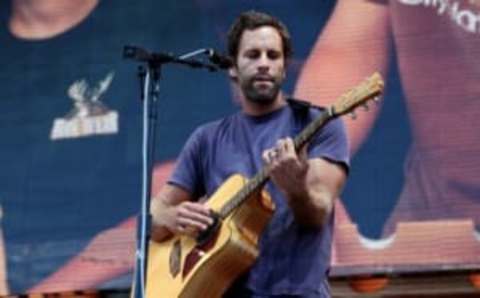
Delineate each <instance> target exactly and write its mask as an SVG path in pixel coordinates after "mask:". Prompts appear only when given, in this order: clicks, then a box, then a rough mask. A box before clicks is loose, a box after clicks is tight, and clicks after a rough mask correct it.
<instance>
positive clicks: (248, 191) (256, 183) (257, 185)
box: [219, 109, 335, 218]
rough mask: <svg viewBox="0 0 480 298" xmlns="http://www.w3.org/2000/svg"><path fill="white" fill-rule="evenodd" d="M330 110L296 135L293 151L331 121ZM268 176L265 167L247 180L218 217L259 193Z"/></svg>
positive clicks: (226, 214)
mask: <svg viewBox="0 0 480 298" xmlns="http://www.w3.org/2000/svg"><path fill="white" fill-rule="evenodd" d="M334 117H335V116H333V113H332V110H331V109H327V110H325V112H323V113H322V114H321V115H320V116H319V117H318V118H316V119H315V120H314V121H312V122H311V123H310V124H309V125H307V127H305V128H304V129H303V130H302V132H301V133H300V134H298V135H297V136H296V137H295V139H294V140H293V143H294V146H295V151H297V152H298V151H299V150H300V149H301V148H302V147H303V146H305V145H306V144H307V143H308V142H309V141H310V140H311V139H312V138H313V137H314V136H315V134H316V133H317V132H318V131H319V130H320V129H321V128H322V127H323V126H324V125H325V124H326V123H327V122H328V121H330V120H331V119H333V118H334ZM269 179H270V176H269V174H268V172H267V170H266V168H265V167H263V168H262V169H261V170H260V171H259V172H258V173H257V174H256V175H255V176H253V177H252V178H251V179H250V180H248V182H247V184H245V186H244V187H242V189H240V190H239V191H238V192H237V193H236V194H235V195H234V196H233V198H232V199H230V200H229V201H228V203H227V204H225V206H223V208H222V209H221V210H220V212H219V216H220V217H221V218H226V217H227V216H228V215H229V214H230V213H231V212H232V211H233V210H235V209H236V208H237V207H238V206H240V205H241V204H242V203H243V202H244V201H245V200H247V199H248V198H249V197H250V196H251V195H252V194H253V193H255V192H257V191H260V190H261V188H262V187H263V186H264V185H265V183H267V182H268V180H269Z"/></svg>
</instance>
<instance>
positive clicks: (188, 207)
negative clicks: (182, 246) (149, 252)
mask: <svg viewBox="0 0 480 298" xmlns="http://www.w3.org/2000/svg"><path fill="white" fill-rule="evenodd" d="M165 211H166V212H165V213H163V216H164V218H163V219H161V221H162V223H163V224H164V226H165V227H166V228H167V229H168V230H170V231H171V232H172V233H174V234H182V235H189V236H192V237H195V236H197V235H198V233H199V232H201V231H205V230H206V229H207V228H208V227H209V226H210V225H211V224H213V219H212V217H211V216H210V210H209V209H208V208H207V207H205V205H203V204H201V203H196V202H182V203H180V204H178V205H176V206H170V207H167V210H165Z"/></svg>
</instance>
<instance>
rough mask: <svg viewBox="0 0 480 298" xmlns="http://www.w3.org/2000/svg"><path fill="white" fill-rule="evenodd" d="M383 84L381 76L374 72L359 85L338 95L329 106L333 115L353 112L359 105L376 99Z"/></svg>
mask: <svg viewBox="0 0 480 298" xmlns="http://www.w3.org/2000/svg"><path fill="white" fill-rule="evenodd" d="M383 86H384V83H383V79H382V76H381V75H380V74H379V73H378V72H375V73H374V74H373V75H371V76H370V77H369V78H367V79H366V80H365V81H363V82H362V83H361V84H360V85H358V86H356V87H355V88H353V89H351V90H350V91H348V92H347V93H345V94H343V95H342V96H340V98H339V99H338V100H337V101H336V102H335V103H334V104H333V105H332V107H331V111H332V114H333V115H335V116H341V115H345V114H347V113H350V112H353V110H355V108H357V107H358V106H360V105H366V104H367V102H368V101H370V100H375V101H377V100H378V98H379V96H380V94H381V93H382V92H383Z"/></svg>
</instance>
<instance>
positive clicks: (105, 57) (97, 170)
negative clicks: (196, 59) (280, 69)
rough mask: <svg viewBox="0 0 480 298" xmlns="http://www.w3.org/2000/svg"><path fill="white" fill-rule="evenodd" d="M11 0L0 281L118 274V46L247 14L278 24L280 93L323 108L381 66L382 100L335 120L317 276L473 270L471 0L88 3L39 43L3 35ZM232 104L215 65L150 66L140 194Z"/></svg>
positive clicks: (475, 5) (123, 135) (212, 39)
mask: <svg viewBox="0 0 480 298" xmlns="http://www.w3.org/2000/svg"><path fill="white" fill-rule="evenodd" d="M65 1H68V0H65ZM12 2H14V0H4V1H1V2H0V44H1V47H0V111H1V113H0V131H1V132H0V136H1V138H0V165H1V166H0V181H1V183H0V204H1V211H2V212H1V214H2V221H1V226H0V227H1V230H2V243H3V244H2V246H1V248H2V249H1V251H2V252H3V254H2V255H1V260H0V266H1V267H2V268H1V269H2V271H1V272H0V281H1V283H0V287H1V294H6V293H12V294H14V293H25V292H27V291H34V292H35V291H64V290H74V289H85V288H101V289H119V288H126V287H128V286H129V285H130V279H131V275H132V274H131V271H132V266H133V254H134V241H135V216H136V215H137V213H138V211H139V208H140V196H141V164H140V163H141V104H142V103H141V102H140V101H139V97H140V83H139V82H138V79H137V67H138V64H137V63H134V62H131V61H126V60H123V59H122V48H123V46H124V45H127V44H133V45H138V46H142V47H145V48H148V49H150V50H155V51H164V52H171V53H175V54H183V53H186V52H189V51H192V50H195V49H197V48H205V47H214V48H217V49H220V50H223V49H224V48H225V40H226V32H227V30H228V28H229V25H230V23H231V22H232V21H233V19H234V18H235V17H236V16H237V15H238V14H239V13H240V12H242V11H244V10H248V9H257V10H260V11H266V12H269V13H272V14H274V15H276V16H278V17H279V18H280V19H282V20H283V21H284V22H285V23H286V25H287V26H288V27H289V29H290V31H291V35H292V38H293V44H294V51H295V53H294V56H293V59H292V61H290V64H289V73H288V79H287V82H286V85H285V91H286V92H287V93H288V94H292V95H293V96H296V97H300V98H302V99H305V100H309V101H311V102H313V103H315V104H318V105H330V104H332V103H333V102H334V101H335V100H336V98H337V97H338V96H340V95H341V94H342V93H344V92H346V91H348V89H349V88H351V87H353V86H354V85H356V84H358V83H360V82H361V81H362V80H363V79H364V78H365V77H367V76H368V75H369V74H371V73H372V72H373V71H375V70H378V71H380V72H382V73H383V74H384V75H385V80H386V86H387V88H386V93H385V95H384V96H383V103H381V104H380V105H378V106H373V107H371V109H370V110H369V111H366V112H363V111H358V113H357V114H358V115H357V116H358V117H357V118H358V120H356V121H352V120H350V119H345V123H346V125H347V128H348V132H349V138H350V141H351V147H352V149H351V151H352V168H351V172H350V177H349V181H348V185H347V186H346V188H345V191H344V192H343V194H342V197H341V198H340V199H339V200H338V201H337V206H336V234H335V243H334V245H333V249H334V253H333V260H332V263H333V264H332V265H333V271H332V274H333V275H336V276H345V275H350V274H359V273H362V274H363V273H386V272H388V273H392V272H394V273H401V272H410V271H418V270H424V271H438V270H446V269H444V268H449V270H452V269H468V268H479V267H480V257H479V256H480V242H479V241H480V235H479V234H478V232H477V230H476V227H477V228H478V223H479V214H480V199H479V196H480V175H478V173H479V172H480V158H479V157H478V152H480V138H479V137H478V131H477V130H478V127H480V123H479V122H480V101H479V99H480V84H478V82H479V81H480V62H479V59H478V57H480V39H479V34H480V1H474V0H472V1H460V0H452V1H430V0H390V1H388V0H385V1H368V0H356V1H350V0H343V1H338V3H337V1H318V0H305V1H268V0H255V1H235V2H233V1H229V2H227V1H221V0H190V1H186V0H185V1H173V0H172V1H169V0H167V1H154V0H141V1H138V0H136V1H127V0H122V1H119V0H117V1H111V0H103V1H99V3H98V4H97V6H96V7H95V8H94V10H93V11H92V12H91V13H90V14H89V15H88V16H87V17H86V18H85V19H84V20H82V21H81V22H80V23H79V24H78V25H76V26H74V27H73V28H71V29H69V30H67V31H66V32H63V33H60V34H57V35H55V36H53V37H48V38H40V39H38V38H37V39H28V38H22V37H20V36H18V34H15V33H14V32H12V31H11V29H10V26H9V24H10V21H11V18H12V15H14V7H13V6H12V5H11V4H12ZM235 109H237V105H236V103H235V99H234V96H233V93H232V89H231V85H230V83H229V80H228V77H227V75H226V73H210V72H207V71H202V70H193V69H188V68H186V67H183V66H173V65H169V66H166V67H164V69H163V72H162V82H161V87H160V100H159V103H158V112H159V121H158V127H157V134H156V145H157V147H156V151H155V158H156V167H155V171H154V184H153V190H154V192H155V191H158V189H159V187H160V186H161V185H162V183H163V182H164V180H165V178H166V176H168V173H169V172H170V170H171V168H172V164H173V162H174V160H175V158H176V156H177V154H178V152H179V151H180V150H181V148H182V145H183V143H184V142H185V140H186V138H187V137H188V135H189V134H190V133H191V132H192V131H193V130H194V129H195V127H197V126H198V125H199V124H200V123H203V122H206V121H209V120H213V119H216V118H218V117H221V116H223V115H227V114H229V113H231V112H232V111H234V110H235Z"/></svg>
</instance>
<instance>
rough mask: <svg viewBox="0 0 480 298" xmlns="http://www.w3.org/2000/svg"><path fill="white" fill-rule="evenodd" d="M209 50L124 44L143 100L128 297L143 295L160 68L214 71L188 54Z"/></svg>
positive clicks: (212, 66)
mask: <svg viewBox="0 0 480 298" xmlns="http://www.w3.org/2000/svg"><path fill="white" fill-rule="evenodd" d="M208 51H209V49H200V50H196V51H193V52H190V53H187V54H185V55H182V56H180V57H176V56H173V55H172V54H163V53H150V52H148V51H146V50H144V49H142V48H139V47H135V46H125V47H124V51H123V57H124V58H126V59H133V60H136V61H140V62H143V63H144V65H142V66H140V67H139V68H138V78H139V80H140V84H141V90H140V91H141V95H140V98H141V101H142V103H143V129H142V131H143V133H142V198H141V210H140V214H139V215H138V218H137V241H136V243H137V245H136V253H135V270H134V277H133V284H132V291H131V295H130V296H131V297H132V298H143V297H146V282H147V264H148V243H149V241H150V228H151V213H150V198H151V185H152V175H151V173H152V170H153V164H154V152H155V128H156V123H157V117H158V115H157V114H158V113H157V103H158V101H159V93H160V79H161V67H162V66H163V65H164V64H168V63H173V64H180V65H186V66H189V67H192V68H204V69H207V70H209V71H217V70H218V68H217V67H216V66H214V65H212V64H207V63H203V62H201V61H197V60H193V59H191V57H194V56H197V55H200V54H206V53H208Z"/></svg>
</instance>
